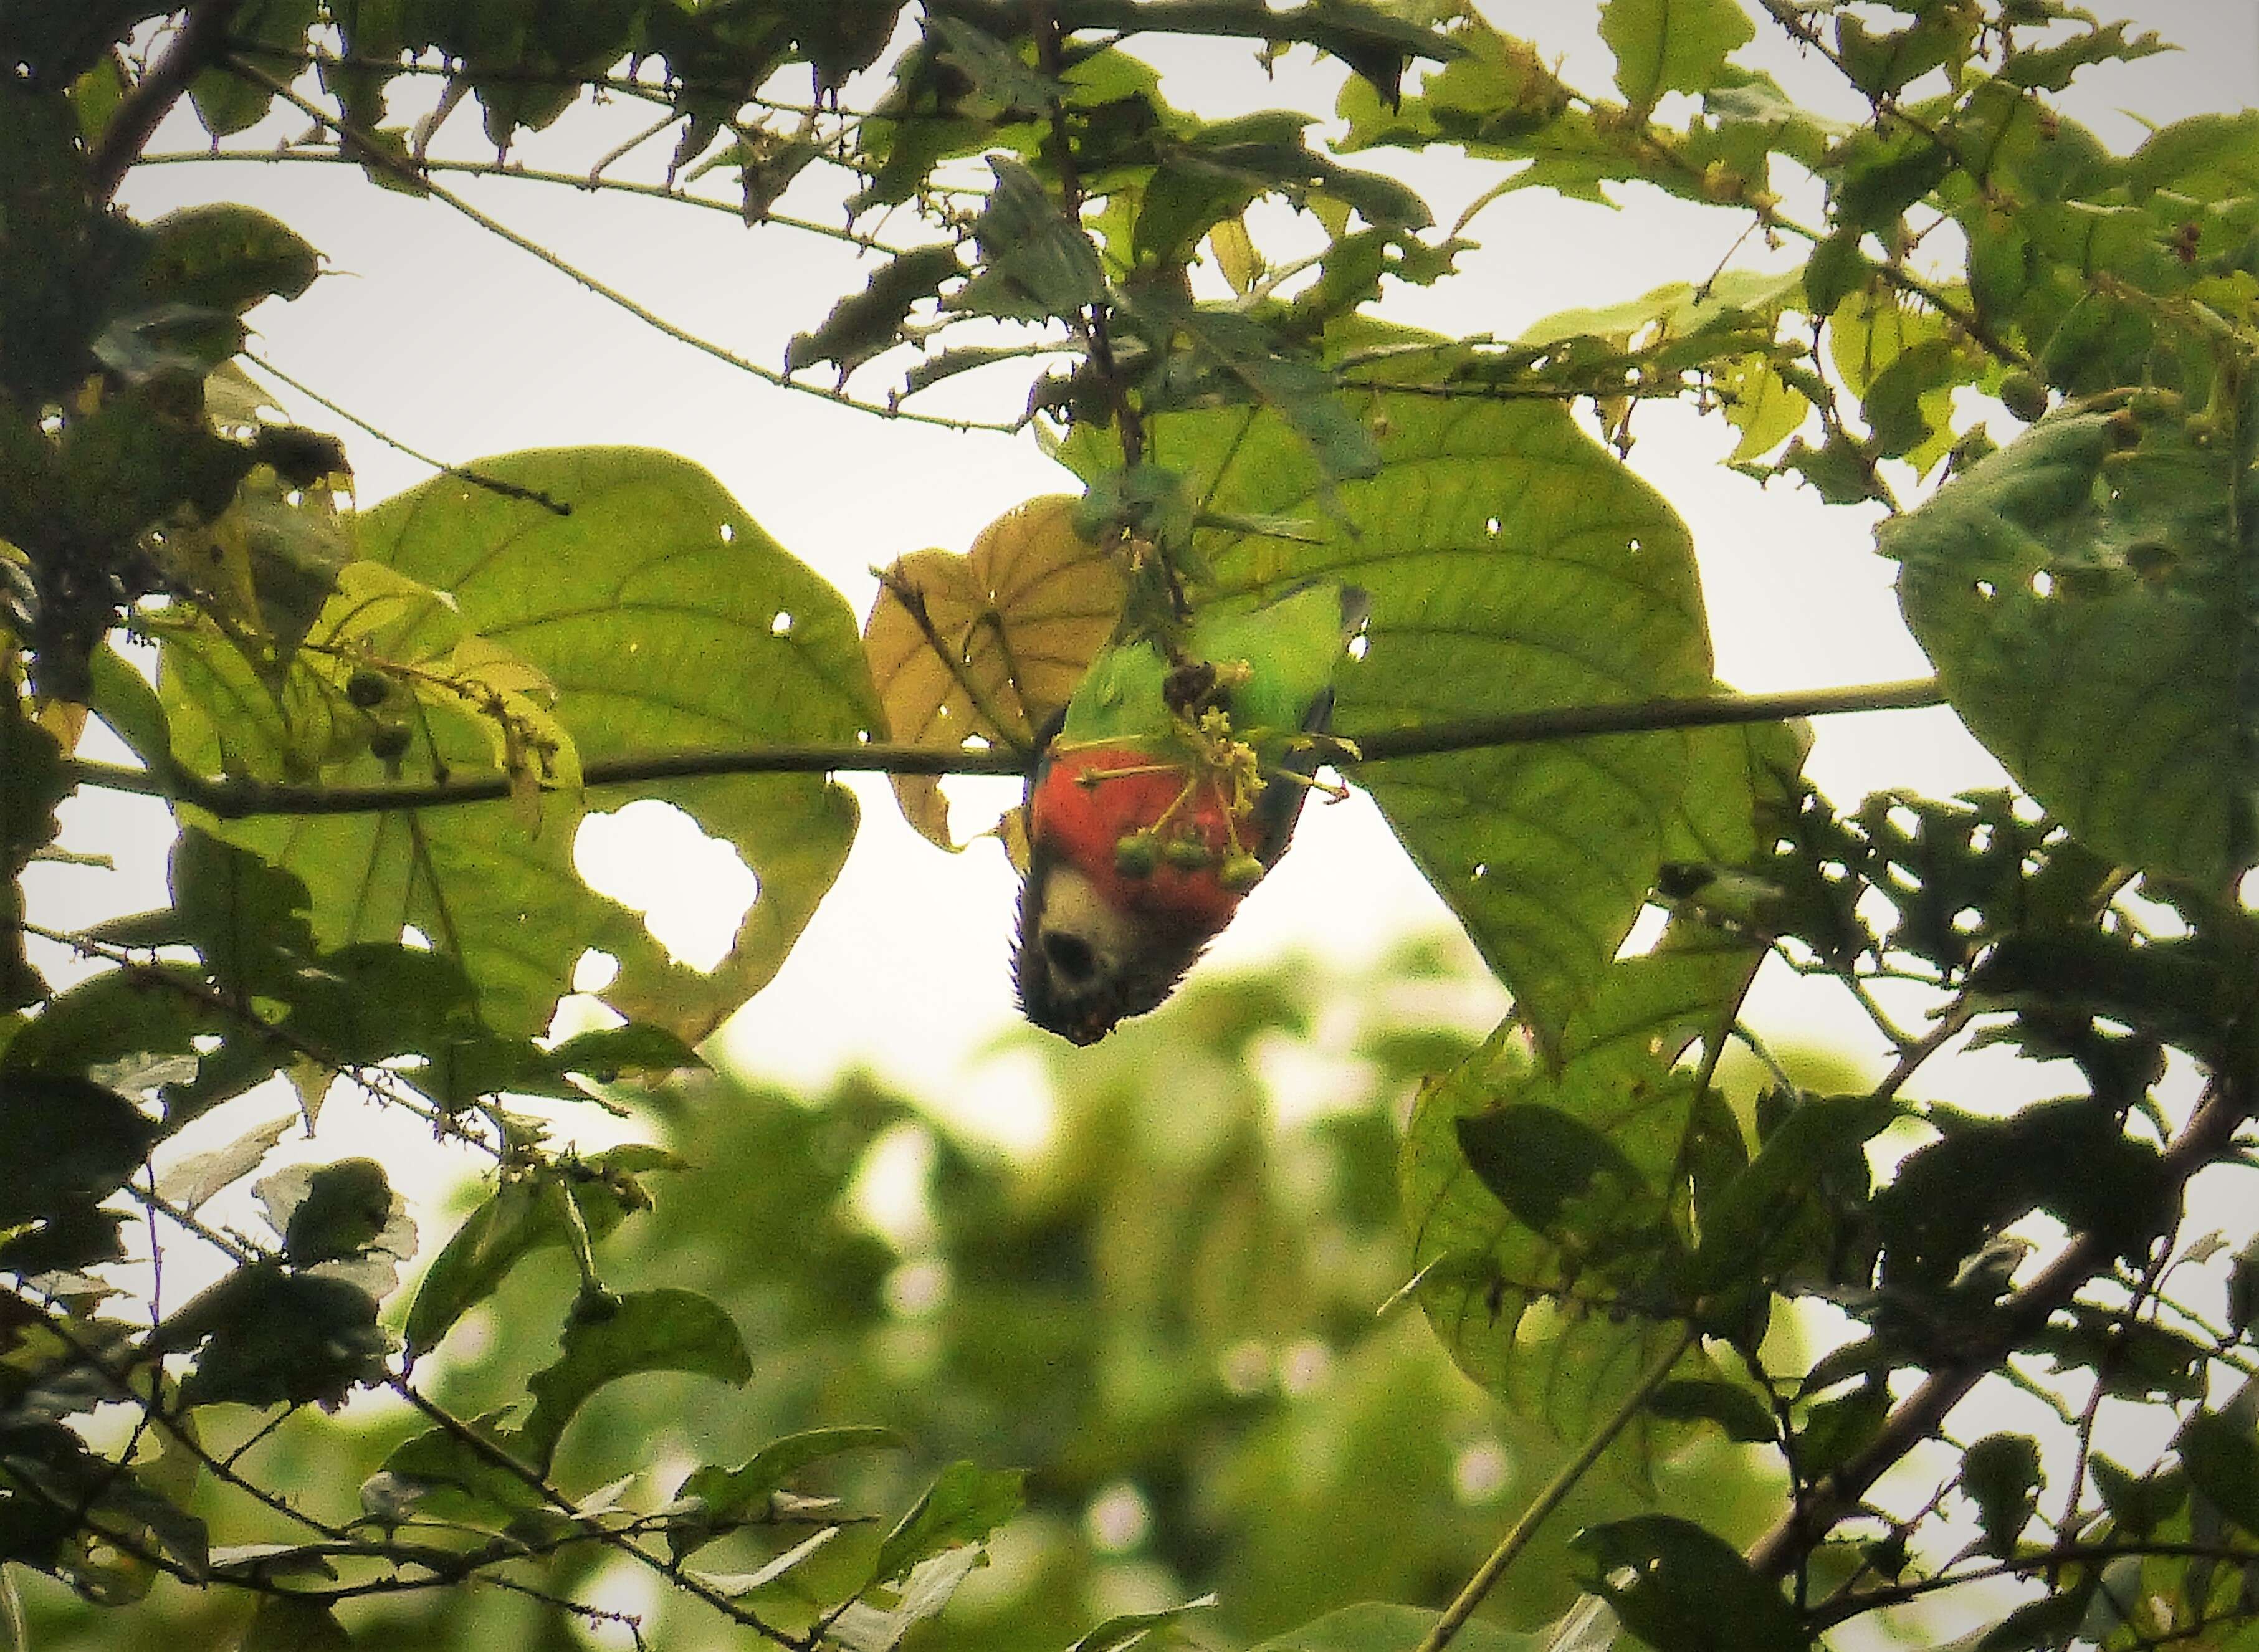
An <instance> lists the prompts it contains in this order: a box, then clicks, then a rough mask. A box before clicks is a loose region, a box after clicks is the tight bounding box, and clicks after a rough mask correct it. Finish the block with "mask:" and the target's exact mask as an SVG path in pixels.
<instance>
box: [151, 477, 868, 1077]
mask: <svg viewBox="0 0 2259 1652" xmlns="http://www.w3.org/2000/svg"><path fill="white" fill-rule="evenodd" d="M478 468H479V470H480V471H481V473H482V474H487V475H489V476H492V477H494V478H495V479H496V480H499V481H505V482H508V483H510V484H511V485H512V486H513V487H514V488H522V489H524V490H527V491H528V492H529V493H531V494H535V495H541V496H543V497H545V498H546V499H548V500H550V501H552V502H557V503H559V504H564V505H569V506H570V507H571V510H572V514H571V515H570V516H559V515H558V514H556V512H555V511H553V510H552V509H545V507H544V506H543V505H542V504H541V503H540V502H538V501H536V500H534V499H531V498H521V497H516V496H505V495H500V494H496V493H494V492H491V491H487V490H483V489H481V488H475V487H474V486H472V485H471V484H469V483H467V482H465V481H460V480H459V479H458V478H454V477H441V478H438V479H437V480H436V481H431V482H429V483H426V484H425V485H424V486H422V487H420V488H413V489H410V491H409V492H407V493H404V494H402V495H399V496H397V497H396V498H394V499H391V500H388V501H387V502H385V503H383V504H382V505H380V506H378V507H377V508H376V509H374V510H372V511H370V512H369V513H368V515H367V516H365V517H363V518H362V520H361V523H360V540H361V551H362V554H363V556H364V557H365V558H367V559H370V560H371V561H372V562H374V563H378V564H381V565H383V566H384V567H386V568H388V569H390V570H391V571H393V573H395V574H396V575H399V576H404V578H405V579H406V580H412V581H414V582H415V583H416V586H417V587H421V588H427V589H429V590H431V591H437V592H442V593H445V604H446V605H447V606H448V607H450V608H451V609H452V611H453V613H454V614H456V615H458V616H460V626H461V628H462V630H463V632H464V633H465V634H466V635H467V636H471V637H478V638H481V639H484V640H485V641H487V642H490V643H492V644H496V645H498V647H499V649H500V650H502V651H507V652H506V655H504V654H501V653H495V652H487V651H474V652H475V653H476V656H477V657H476V658H474V659H464V658H463V655H462V652H461V650H460V647H459V646H457V645H456V644H454V643H451V644H450V645H449V649H448V651H447V652H446V653H445V655H444V657H442V658H440V659H438V661H437V664H436V665H435V666H434V667H433V668H434V669H437V670H440V671H442V672H443V673H451V674H452V676H453V677H454V678H460V679H461V680H466V681H469V680H477V681H478V682H480V683H481V684H483V685H485V686H486V687H488V688H491V689H492V691H493V692H494V693H495V694H510V693H516V692H518V690H517V687H515V679H511V680H492V679H495V678H496V674H497V673H502V675H503V676H504V677H508V675H509V673H510V672H511V671H531V672H533V673H538V678H539V680H540V681H541V682H543V683H545V684H546V685H548V686H550V687H552V688H553V690H554V693H555V696H556V697H555V701H554V704H553V706H552V707H550V708H549V709H548V710H549V714H550V715H551V716H553V717H554V719H555V721H556V723H557V724H558V725H559V727H560V728H562V729H564V730H569V731H570V734H571V737H572V739H573V741H574V744H575V746H576V747H577V750H578V751H579V753H580V756H581V758H582V759H583V760H584V761H585V760H587V759H588V758H599V757H610V756H618V755H624V754H626V753H630V752H635V753H646V752H651V751H665V750H666V749H667V748H670V747H710V746H717V745H756V744H787V743H792V742H801V741H833V742H836V741H852V740H854V739H856V738H858V737H861V736H863V735H866V734H867V733H869V732H871V731H873V730H876V729H877V727H878V726H879V723H880V716H879V710H878V706H877V702H876V700H875V697H874V696H873V694H872V692H871V688H870V683H869V679H868V675H867V673H866V670H865V667H864V664H863V657H862V651H861V649H860V648H859V646H858V645H857V641H856V637H855V623H854V618H853V616H852V614H851V613H850V612H849V610H848V609H847V606H846V604H845V603H844V602H843V601H842V600H841V599H840V597H839V595H838V594H837V592H836V591H835V590H833V589H832V587H830V586H829V585H828V584H826V583H825V582H824V581H823V580H821V579H819V578H818V577H817V576H816V574H815V573H812V572H810V571H809V569H808V568H807V567H805V566H802V564H801V563H800V562H798V561H797V560H795V559H794V558H792V557H791V556H789V555H787V553H786V552H784V551H783V550H781V549H780V547H779V546H778V545H776V544H775V543H774V542H773V540H771V539H770V538H768V537H767V536H766V534H764V533H763V532H762V531H761V530H759V528H758V527H757V526H755V525H754V523H752V521H750V520H749V519H748V518H747V517H746V516H745V515H744V514H743V512H742V511H740V510H739V509H738V505H737V503H736V502H735V501H733V500H732V499H731V498H730V495H728V494H727V493H726V492H725V491H723V488H721V486H720V485H719V484H718V483H716V481H714V479H713V478H712V477H710V476H709V475H708V474H706V473H705V472H703V471H702V470H700V469H699V468H697V467H696V466H694V465H691V464H689V463H688V462H687V461H685V460H683V459H675V458H673V457H671V456H669V455H666V454H663V453H656V452H647V451H645V450H641V449H632V448H589V449H562V450H557V451H553V452H533V453H520V454H515V455H511V456H509V457H505V458H502V459H491V460H486V461H481V464H480V466H478ZM231 659H233V660H234V661H236V662H240V656H235V655H233V651H232V650H230V649H227V648H225V647H224V644H223V645H217V646H212V647H206V648H201V649H197V650H184V649H169V650H168V651H167V682H166V687H167V708H168V709H169V710H170V711H171V712H172V714H173V718H174V723H175V730H176V734H177V735H178V738H179V744H180V746H181V748H182V749H181V750H180V752H179V755H180V756H181V758H182V759H183V760H184V761H186V762H187V763H189V765H192V766H196V767H217V766H218V765H219V762H220V758H221V756H222V753H223V751H241V752H242V755H243V757H244V758H245V759H246V760H245V762H244V766H248V767H251V768H252V769H253V772H260V773H275V772H277V771H280V770H281V769H282V767H283V764H284V759H285V758H286V757H287V756H288V754H289V752H290V751H293V750H295V749H296V747H295V745H294V744H293V742H292V741H291V740H290V739H289V737H287V735H285V734H284V733H283V732H282V731H281V730H280V729H279V728H278V726H277V725H278V721H279V719H278V716H277V714H276V713H275V712H274V709H272V708H273V701H272V700H271V697H269V696H266V695H265V694H263V692H262V691H261V690H260V685H259V684H258V683H257V682H256V680H255V679H253V677H252V676H251V674H250V673H249V672H248V671H247V668H246V667H245V666H242V665H241V664H240V663H234V664H231ZM505 661H512V662H517V664H516V665H515V666H508V667H507V669H506V667H505ZM262 703H263V705H264V707H265V708H266V709H262ZM327 715H329V716H331V717H333V718H335V719H337V720H338V723H339V726H340V727H341V728H343V729H346V730H355V729H358V730H361V731H362V732H361V733H360V744H359V745H358V746H357V747H355V748H354V749H353V750H352V751H350V753H348V752H347V751H346V746H347V744H348V743H347V742H346V740H345V739H344V738H342V737H340V738H338V740H336V741H335V742H333V743H332V745H331V747H330V748H327V749H325V750H324V751H323V754H322V756H321V758H320V761H319V764H318V766H317V769H316V771H315V773H314V775H313V776H312V777H310V778H317V779H318V780H321V781H322V782H324V783H325V784H329V785H335V786H350V785H367V784H371V783H382V782H383V781H385V780H388V779H389V778H393V772H394V771H398V772H399V773H401V776H402V777H403V778H413V779H419V780H431V779H435V778H438V773H437V771H438V766H440V765H444V766H445V770H446V772H447V773H476V772H478V770H479V769H480V767H481V765H487V764H488V763H490V762H491V760H492V758H491V753H490V751H488V749H486V747H487V743H486V740H485V738H484V737H482V736H479V735H478V734H476V732H475V730H458V731H456V732H455V733H453V734H447V735H443V736H441V737H439V739H438V745H437V749H436V751H435V750H434V749H433V748H432V746H431V745H430V744H427V742H426V740H425V738H424V721H425V720H424V719H419V720H418V721H417V724H416V730H415V738H414V740H413V742H412V743H409V744H405V747H404V749H403V745H394V746H391V747H389V748H388V749H389V751H390V754H391V755H390V758H389V759H388V758H385V757H381V756H378V755H375V754H374V753H372V752H371V751H370V750H369V749H368V745H367V740H368V735H367V723H366V721H365V720H363V721H360V722H356V721H354V719H356V718H359V717H360V716H361V714H360V712H359V710H358V709H357V708H355V707H353V705H352V704H351V703H350V702H349V701H342V700H341V701H338V702H337V703H335V704H331V705H330V706H329V707H328V709H327ZM390 726H397V727H403V728H404V727H405V726H406V725H404V724H396V725H390ZM253 759H255V760H253ZM644 795H645V796H647V797H652V798H656V799H659V800H660V801H666V802H668V803H671V804H673V805H675V806H676V807H678V808H682V809H684V810H685V811H687V812H688V814H689V815H691V816H692V818H693V819H694V820H695V821H696V822H697V823H698V824H699V825H700V826H701V827H702V829H703V830H706V831H707V832H708V833H709V834H710V835H712V836H714V837H719V838H722V839H724V840H726V841H727V842H728V843H729V844H731V845H732V846H733V847H734V848H735V849H736V851H738V854H739V855H740V856H742V857H743V858H744V860H745V864H746V865H748V866H750V867H751V868H752V872H753V873H754V874H755V876H756V877H757V878H758V879H759V882H760V889H759V898H758V899H757V900H756V901H754V903H753V905H752V908H751V909H750V910H749V911H748V912H747V913H746V915H745V919H744V921H743V922H742V923H741V924H740V925H739V927H738V933H737V936H736V939H735V943H734V945H733V946H732V947H731V949H730V952H729V954H728V955H727V956H726V957H725V958H723V959H722V961H721V962H720V963H719V964H717V965H716V966H715V968H714V969H713V970H711V971H710V972H702V971H699V970H696V969H694V968H691V967H690V966H688V965H683V964H680V963H677V962H674V961H673V960H672V959H671V958H669V957H668V955H667V953H666V950H665V949H664V948H662V947H661V946H660V945H659V943H658V942H657V941H656V940H654V939H653V938H652V936H651V934H650V932H649V931H648V930H647V929H645V926H644V924H643V922H642V921H641V919H640V918H639V917H638V916H637V915H636V914H634V913H632V912H631V911H630V910H628V909H627V908H624V907H622V906H620V905H618V904H617V903H616V902H615V901H611V900H609V899H608V898H606V897H604V896H602V895H600V894H596V893H595V891H593V890H591V889H590V888H588V886H587V885H586V884H585V883H583V882H582V881H581V877H580V875H579V873H578V872H576V871H575V869H574V859H573V844H574V827H575V824H576V821H577V811H576V809H575V808H574V803H573V800H572V799H571V798H569V797H567V796H564V795H560V794H545V796H544V798H543V799H542V820H541V822H540V824H539V826H538V829H535V830H529V827H528V825H527V823H526V822H525V821H524V819H523V818H522V817H521V816H520V815H519V814H518V812H517V810H516V809H514V808H512V806H511V805H510V803H508V802H502V801H497V802H493V803H479V804H467V805H458V806H454V807H451V808H444V809H432V810H427V811H423V812H411V811H409V810H405V809H402V810H391V811H385V812H381V813H371V814H362V815H330V816H301V817H296V818H288V819H261V820H252V821H242V822H229V823H227V824H226V825H224V826H216V827H214V828H213V829H212V830H216V831H217V832H219V833H220V835H222V836H224V837H227V838H228V839H229V840H230V841H232V842H235V843H239V844H246V845H247V846H249V847H251V848H253V849H256V850H258V851H260V853H261V854H263V855H265V856H267V858H269V859H271V860H274V861H275V862H277V863H278V864H280V865H284V866H287V867H288V868H289V869H290V870H291V871H293V872H296V873H297V874H298V875H299V876H300V877H301V878H303V879H304V880H305V883H306V886H307V889H308V891H309V893H310V896H311V909H310V916H311V920H312V922H313V925H314V929H315V933H316V934H317V936H318V937H319V938H320V939H321V940H322V942H323V943H324V944H325V945H328V946H332V947H334V946H337V945H339V944H340V943H345V942H348V941H385V942H391V941H396V940H397V939H398V938H399V936H400V934H401V930H402V928H403V925H410V924H412V925H414V926H415V927H416V928H417V929H421V930H422V931H423V932H424V934H425V935H426V936H430V937H431V942H432V943H433V944H434V945H435V946H437V947H438V948H440V949H441V950H443V951H447V952H450V953H452V954H453V955H455V956H456V957H458V958H460V959H461V961H462V964H463V966H464V968H465V969H466V970H467V972H468V973H469V975H470V977H471V979H472V981H473V983H474V985H475V986H476V987H477V989H478V995H479V1008H480V1013H481V1015H482V1016H483V1018H484V1019H485V1020H486V1022H488V1025H490V1026H492V1027H493V1028H495V1029H496V1030H497V1031H500V1032H503V1033H519V1034H524V1033H532V1032H538V1031H540V1030H542V1029H545V1028H546V1027H547V1025H548V1023H549V1018H550V1015H551V1013H552V1010H553V1009H554V1008H555V1006H556V1002H557V1000H558V998H559V996H560V995H562V994H563V993H565V992H567V990H569V987H570V984H571V979H572V972H573V969H574V964H575V963H576V961H577V960H578V959H579V958H580V957H581V953H582V952H583V951H585V950H587V949H588V948H595V949H597V950H599V951H605V952H609V953H610V954H611V955H612V956H613V957H614V958H617V959H618V960H619V964H620V968H619V972H618V974H617V975H616V977H615V979H614V980H613V982H612V984H611V985H610V986H609V987H607V988H606V989H604V992H603V994H602V995H603V996H604V998H605V999H606V1000H608V1001H609V1002H610V1003H611V1005H612V1006H613V1007H614V1008H616V1009H618V1010H619V1011H620V1012H621V1013H622V1014H624V1015H627V1016H628V1017H629V1018H630V1019H631V1020H634V1021H638V1022H648V1023H651V1024H652V1025H655V1026H658V1027H661V1028H664V1029H666V1030H667V1031H669V1032H671V1033H673V1034H674V1035H676V1036H678V1037H681V1038H682V1039H684V1040H686V1041H687V1042H691V1043H695V1042H696V1041H697V1040H699V1039H700V1038H702V1037H703V1036H705V1035H706V1034H708V1033H709V1032H710V1031H712V1030H713V1029H714V1028H715V1027H716V1026H717V1025H719V1024H720V1022H722V1020H723V1018H724V1017H726V1016H727V1015H729V1014H730V1012H731V1011H732V1010H734V1009H736V1008H738V1005H739V1004H741V1003H743V1002H744V1001H745V999H746V998H747V997H749V996H750V995H751V994H752V993H753V992H755V991H756V990H758V989H759V987H760V986H763V985H764V984H765V983H766V981H767V980H768V979H769V977H770V976H772V975H773V974H774V973H775V972H776V969H777V966H778V965H780V964H781V963H782V961H783V959H784V956H785V954H786V952H787V951H789V949H790V947H791V945H792V943H793V941H794V939H795V937H796V936H798V934H799V933H800V930H801V929H802V926H803V925H804V924H805V923H806V922H808V919H809V915H811V914H812V913H813V912H814V910H815V907H816V901H818V900H819V899H820V898H821V897H822V896H823V892H824V891H825V890H826V889H827V888H829V887H830V883H831V880H832V879H833V878H834V877H836V876H837V873H838V870H839V866H840V865H841V863H842V861H843V860H844V858H845V854H846V849H847V844H848V842H849V840H850V839H851V838H852V836H853V833H854V829H855V822H856V810H855V804H854V800H853V798H852V796H851V795H850V794H848V793H847V792H846V791H845V790H844V788H843V787H839V786H837V785H836V784H833V783H832V782H830V781H829V780H825V779H823V777H821V776H816V775H764V776H759V777H750V778H749V777H745V776H729V777H717V778H699V779H688V780H665V781H659V782H657V783H654V784H652V785H650V786H648V787H645V791H644Z"/></svg>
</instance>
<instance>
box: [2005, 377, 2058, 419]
mask: <svg viewBox="0 0 2259 1652" xmlns="http://www.w3.org/2000/svg"><path fill="white" fill-rule="evenodd" d="M2000 400H2001V401H2002V402H2004V403H2006V407H2007V409H2008V411H2009V412H2011V413H2013V414H2014V415H2015V416H2016V417H2018V418H2020V419H2021V420H2023V421H2024V423H2025V424H2030V423H2031V422H2032V421H2033V420H2035V419H2036V418H2038V417H2040V415H2042V413H2044V412H2046V411H2047V410H2048V391H2047V386H2046V385H2044V384H2042V383H2041V382H2040V381H2039V379H2038V377H2037V376H2036V375H2035V374H2029V373H2025V372H2022V371H2018V372H2015V373H2011V374H2009V375H2008V376H2007V377H2006V378H2005V379H2003V380H2001V381H2000Z"/></svg>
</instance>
